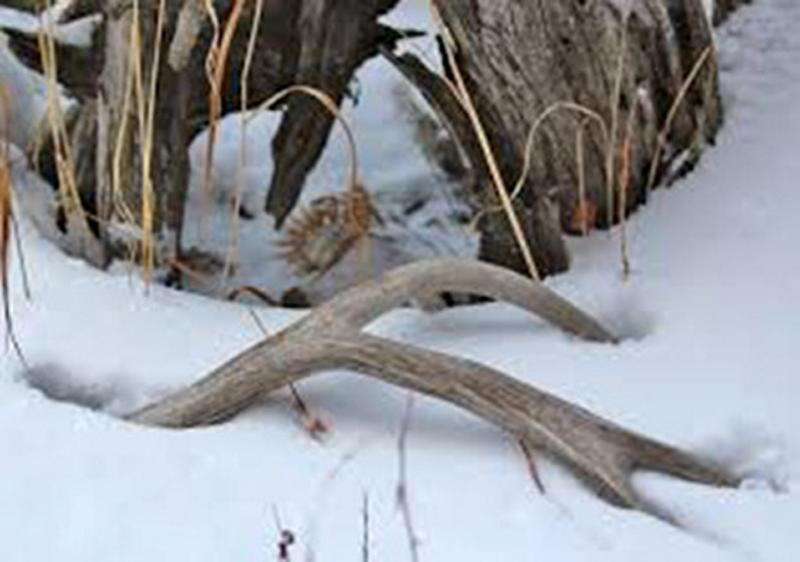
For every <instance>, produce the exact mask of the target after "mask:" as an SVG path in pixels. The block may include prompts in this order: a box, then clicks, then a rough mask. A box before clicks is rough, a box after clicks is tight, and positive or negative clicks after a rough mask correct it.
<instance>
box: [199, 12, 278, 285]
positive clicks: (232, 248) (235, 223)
mask: <svg viewBox="0 0 800 562" xmlns="http://www.w3.org/2000/svg"><path fill="white" fill-rule="evenodd" d="M263 10H264V0H256V8H255V14H254V15H253V25H252V26H251V28H250V37H249V38H248V41H247V52H246V53H245V57H244V66H243V67H242V72H241V75H240V77H239V79H240V82H241V84H242V90H241V107H240V114H239V116H240V123H239V162H238V165H237V167H236V189H235V192H234V197H233V206H232V209H231V228H230V245H229V248H228V253H227V255H226V257H225V269H224V270H223V274H222V278H223V279H227V278H228V276H229V275H230V273H231V268H232V267H233V264H234V262H235V261H236V260H237V259H238V254H239V210H240V209H241V207H242V198H243V195H244V171H245V168H247V125H248V120H247V108H248V107H249V106H250V71H251V68H252V65H253V57H254V56H255V50H256V40H257V39H258V33H259V30H260V29H261V15H262V13H263ZM209 165H210V164H209V163H208V161H207V162H206V166H209ZM206 173H207V174H208V173H209V170H208V169H207V170H206Z"/></svg>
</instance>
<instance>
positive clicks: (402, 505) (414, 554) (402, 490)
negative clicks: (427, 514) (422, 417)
mask: <svg viewBox="0 0 800 562" xmlns="http://www.w3.org/2000/svg"><path fill="white" fill-rule="evenodd" d="M413 407H414V395H413V394H409V395H408V399H407V400H406V408H405V412H404V413H403V421H402V423H401V425H400V433H399V436H398V438H397V460H398V473H399V475H398V481H397V491H396V498H397V507H398V509H400V513H401V514H402V516H403V525H404V526H405V529H406V535H407V536H408V549H409V553H410V554H411V560H412V562H419V539H418V538H417V533H416V532H415V531H414V520H413V518H412V516H411V506H410V505H409V502H408V470H407V459H406V456H407V446H406V441H407V438H408V431H409V429H410V427H411V411H412V409H413Z"/></svg>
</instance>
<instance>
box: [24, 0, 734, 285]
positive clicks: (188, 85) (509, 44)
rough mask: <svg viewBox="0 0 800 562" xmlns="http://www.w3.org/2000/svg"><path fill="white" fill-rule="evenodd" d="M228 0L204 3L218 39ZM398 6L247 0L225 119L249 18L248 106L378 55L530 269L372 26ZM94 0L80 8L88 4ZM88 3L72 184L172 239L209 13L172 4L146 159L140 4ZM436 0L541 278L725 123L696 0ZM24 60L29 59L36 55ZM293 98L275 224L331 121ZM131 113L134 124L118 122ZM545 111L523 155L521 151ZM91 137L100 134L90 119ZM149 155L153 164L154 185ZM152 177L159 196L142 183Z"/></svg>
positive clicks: (463, 135) (66, 69)
mask: <svg viewBox="0 0 800 562" xmlns="http://www.w3.org/2000/svg"><path fill="white" fill-rule="evenodd" d="M238 1H239V0H214V2H213V4H214V7H215V10H216V13H217V16H218V20H219V23H220V30H221V31H220V32H221V33H224V32H225V30H226V27H227V26H228V25H229V22H230V20H231V17H230V16H231V14H232V13H233V9H234V7H235V6H236V4H237V2H238ZM396 3H397V0H369V1H364V0H360V1H357V0H339V1H334V0H297V1H294V2H285V1H283V0H264V4H263V12H262V17H261V20H260V22H254V15H255V6H256V2H255V1H245V2H244V7H243V11H242V16H241V19H240V21H239V24H238V26H237V28H236V30H235V32H234V33H232V34H231V48H230V55H229V59H228V61H227V72H226V73H225V74H224V81H223V84H222V89H221V92H220V93H221V110H220V113H221V114H222V115H224V114H225V113H228V112H231V111H236V110H238V109H240V107H241V99H240V95H241V73H242V69H243V67H244V62H245V56H246V51H247V48H246V47H247V41H248V38H249V34H250V30H251V29H252V26H253V25H254V23H258V25H259V26H260V27H259V29H260V32H259V33H258V36H257V40H256V50H255V52H256V57H255V58H254V60H253V67H252V70H251V80H250V84H251V90H252V91H251V95H250V98H249V99H250V105H251V106H252V105H255V104H258V103H260V102H262V101H264V100H265V99H267V98H268V97H269V96H271V95H273V94H275V93H276V92H278V91H279V90H282V89H284V88H286V87H288V86H291V85H295V84H305V85H311V86H316V87H318V88H321V89H322V90H323V91H325V92H326V93H327V94H328V95H329V96H330V97H332V98H333V99H334V100H335V101H336V102H337V103H338V102H340V101H341V100H342V98H343V97H344V95H345V93H346V89H347V86H348V83H349V82H350V81H351V80H352V78H353V76H354V73H355V71H356V69H357V68H358V67H359V66H360V65H361V64H363V62H364V61H365V60H367V59H368V58H369V57H371V56H373V55H374V54H375V53H376V52H377V51H378V50H379V49H383V50H384V52H385V53H386V54H387V56H389V57H390V59H393V62H395V63H396V64H397V65H398V66H399V67H400V68H401V70H403V72H404V73H405V74H406V76H407V77H409V78H410V79H411V80H412V81H413V82H414V83H415V84H416V86H417V87H418V88H419V89H420V90H421V91H422V93H423V94H424V95H425V96H426V97H427V98H428V99H429V101H431V104H432V105H433V107H434V109H436V110H437V113H439V114H440V116H441V117H442V118H443V120H444V121H445V122H446V123H447V124H448V126H449V127H450V129H451V131H452V132H453V133H454V136H455V137H456V139H457V140H458V142H459V144H460V145H461V148H462V152H463V154H465V155H466V158H467V160H468V161H469V163H470V164H471V169H472V181H471V185H472V190H471V191H472V194H473V203H474V206H475V207H476V208H477V209H479V210H480V211H481V221H480V223H479V228H480V230H481V234H482V242H481V251H480V257H481V258H482V259H484V260H486V261H490V262H493V263H497V264H501V265H504V266H507V267H510V268H512V269H514V270H516V271H519V272H523V271H527V267H526V264H525V260H524V259H523V255H522V253H521V252H520V250H519V246H518V240H517V238H516V237H515V235H514V234H513V233H512V229H511V228H509V222H508V217H507V216H506V214H505V213H504V212H503V211H500V210H498V209H499V205H498V194H497V192H496V190H495V189H493V188H492V183H493V182H492V181H491V176H490V174H489V173H488V171H489V170H488V167H487V164H486V160H485V151H484V150H483V149H482V147H481V145H480V143H479V142H478V139H477V138H476V136H475V130H474V123H471V122H470V120H469V119H468V118H467V116H466V115H465V113H464V111H463V109H462V105H461V104H460V103H459V102H458V101H456V99H455V97H454V95H453V93H452V89H451V88H449V87H448V86H447V84H445V82H444V80H443V79H442V78H441V77H438V76H436V75H435V74H433V73H432V72H430V71H429V70H428V69H426V68H425V67H424V65H422V63H421V61H419V60H418V59H416V58H415V57H414V56H413V55H408V54H407V55H403V56H400V57H398V56H395V55H392V54H391V50H392V47H393V45H394V44H395V42H396V41H397V40H398V38H399V37H400V34H398V33H396V32H394V31H392V30H390V29H388V28H386V27H384V26H382V25H380V24H378V23H377V18H378V17H379V16H380V15H381V14H383V13H384V12H386V11H388V10H390V9H391V8H392V7H393V6H394V5H396ZM739 3H741V2H740V0H728V1H724V2H719V3H718V4H717V8H716V12H715V16H716V17H718V18H720V17H723V16H724V15H725V14H727V13H728V12H729V11H730V9H732V8H733V7H734V6H735V5H738V4H739ZM91 4H92V3H91V2H89V1H88V0H87V1H86V2H84V3H83V4H82V6H83V8H82V10H83V12H85V11H86V9H87V6H90V5H91ZM95 4H97V5H100V6H101V7H102V9H103V11H104V14H105V23H104V27H103V29H102V32H101V34H100V35H101V36H102V41H101V43H102V44H103V47H102V49H100V50H98V49H95V50H94V51H93V53H94V54H91V55H86V53H83V54H81V53H76V52H74V51H70V50H69V49H65V50H64V51H63V53H62V54H63V56H61V57H60V60H61V61H62V62H63V64H62V68H61V72H60V74H59V77H60V78H61V79H62V80H63V81H64V83H65V84H66V85H67V86H68V87H70V88H71V89H72V91H73V92H76V93H77V95H78V97H80V98H81V99H84V100H86V99H90V98H95V97H97V98H99V99H98V100H97V102H98V103H97V104H96V105H95V104H92V103H85V104H84V106H83V112H84V113H90V114H91V115H89V116H88V117H86V116H85V117H84V118H83V119H80V120H79V121H78V122H81V123H84V124H85V123H87V122H88V121H90V119H91V118H93V116H95V115H99V117H100V122H99V125H98V127H97V129H96V131H97V133H96V138H97V139H99V145H100V151H99V152H98V153H95V152H94V150H93V148H91V147H93V146H94V145H95V142H94V140H95V138H89V137H87V138H86V139H85V140H83V141H80V143H79V146H83V149H81V150H78V151H76V154H77V155H78V158H81V157H83V158H87V159H91V160H90V161H91V162H92V163H93V165H92V166H87V165H80V163H79V166H80V167H81V169H83V170H87V169H95V170H96V172H97V178H92V177H90V176H91V174H84V176H86V177H87V180H86V181H87V182H89V185H90V187H89V188H87V189H84V190H82V192H83V193H88V192H94V189H95V185H96V186H97V190H96V199H97V201H96V206H97V209H96V211H97V214H98V215H99V216H100V217H101V219H102V220H101V223H100V224H106V223H107V221H109V220H112V219H113V218H114V215H115V213H116V212H117V211H119V209H120V208H124V207H125V206H127V207H128V208H129V209H130V210H132V211H133V216H134V218H135V220H137V221H138V223H139V224H140V225H142V223H141V219H142V209H143V208H144V207H145V206H146V207H148V208H149V212H150V214H151V216H150V220H151V222H152V223H153V226H154V228H155V229H156V230H159V229H160V228H161V226H162V225H166V226H167V227H169V230H170V231H172V232H174V233H175V234H176V237H179V233H180V231H181V229H182V214H183V199H184V196H185V192H186V182H187V177H188V155H187V146H188V144H189V142H190V140H191V139H192V138H193V137H194V136H195V135H196V134H197V133H198V132H199V131H200V130H202V129H203V128H205V127H206V125H207V124H208V120H209V113H210V112H209V109H210V102H209V92H210V88H209V85H208V80H207V77H206V70H205V65H206V58H207V54H208V51H209V48H210V47H211V45H212V40H213V33H212V26H211V24H210V19H209V18H208V17H207V14H205V9H204V8H202V7H200V6H201V4H202V3H195V2H185V3H179V2H166V6H167V14H166V20H165V27H164V31H163V50H164V53H163V55H162V57H161V63H160V65H159V73H158V89H157V92H158V95H157V96H156V108H155V116H156V121H155V127H154V131H153V138H152V141H153V142H152V149H151V150H150V151H149V152H147V151H143V150H142V149H141V140H142V139H141V138H140V136H141V131H142V130H143V129H142V128H141V127H140V125H142V123H140V122H139V118H138V115H137V113H138V111H137V110H138V108H139V107H140V105H139V102H140V100H139V99H137V96H136V88H133V90H134V99H133V101H132V102H131V101H130V100H129V99H127V98H128V96H129V94H130V92H131V83H130V64H129V56H130V49H131V47H132V45H130V29H131V24H132V20H131V9H132V3H131V2H129V1H128V2H126V1H123V0H113V1H109V2H100V3H95ZM435 4H436V5H437V8H438V11H439V12H440V15H441V18H442V20H443V22H444V25H445V26H446V28H447V36H448V38H450V39H451V40H452V47H453V50H454V59H455V62H456V65H455V66H456V67H457V69H458V70H459V71H460V73H461V74H462V75H463V78H464V83H465V86H466V89H467V90H468V92H469V94H470V96H471V98H473V99H474V102H475V106H476V109H477V113H478V117H479V120H480V123H481V125H482V127H483V128H484V129H485V131H486V133H487V137H488V141H489V144H490V146H491V150H492V153H493V155H494V157H495V158H496V160H497V163H498V167H499V172H500V175H501V176H502V179H503V182H504V184H505V188H506V190H507V191H510V190H511V189H512V188H514V187H515V186H516V185H517V180H518V179H519V178H521V176H522V173H523V170H524V168H525V167H524V162H525V157H526V153H527V156H528V157H529V159H530V166H529V169H528V170H527V174H526V175H525V176H524V178H522V181H521V183H520V185H521V189H519V192H518V195H517V196H516V197H515V198H514V200H513V206H514V209H515V212H516V214H517V216H518V217H519V219H520V222H521V225H522V231H523V234H524V236H525V238H526V240H527V242H528V243H529V245H530V246H531V248H532V251H533V255H534V258H535V261H536V263H537V265H538V269H539V270H540V272H541V273H543V274H549V273H554V272H558V271H563V270H565V269H566V268H567V267H568V265H569V255H568V252H567V250H566V247H565V244H564V241H563V237H562V232H564V231H565V230H566V231H575V230H576V229H577V230H581V228H578V227H584V228H592V227H608V226H610V225H611V224H614V223H615V222H617V221H618V220H620V218H622V217H623V216H624V215H625V214H626V213H627V212H629V211H631V210H632V209H633V208H634V207H635V206H636V205H637V204H639V203H641V202H643V201H644V200H645V199H646V197H647V194H648V191H649V188H650V187H652V185H651V184H653V183H657V181H655V180H662V179H665V178H666V179H669V177H670V176H671V175H672V174H674V173H675V172H676V170H675V168H676V166H675V165H674V163H675V162H676V161H678V160H679V159H680V161H681V162H683V164H682V166H680V167H678V169H677V171H678V172H680V171H682V170H685V169H688V168H690V167H691V165H692V164H693V163H694V161H695V160H696V159H697V157H698V156H699V154H700V152H701V149H702V146H703V144H704V142H705V141H706V140H708V139H711V138H713V136H714V134H715V132H716V130H717V128H718V126H719V123H720V117H721V111H720V105H719V98H718V92H717V81H716V67H715V65H714V52H713V49H710V45H711V32H710V28H709V25H708V21H707V17H706V15H705V12H704V9H703V6H702V4H701V0H641V1H638V2H633V3H631V11H630V13H623V12H621V11H620V3H619V2H617V1H615V0H598V1H596V2H551V1H548V0H528V1H522V0H475V1H473V2H444V1H439V0H437V1H436V2H435ZM138 5H139V10H140V18H139V20H140V22H139V25H140V30H141V33H142V41H141V45H142V48H141V55H142V57H141V59H142V60H141V63H142V64H141V69H142V83H143V85H144V92H145V93H146V91H147V86H148V82H149V76H150V69H151V63H152V60H153V57H154V45H155V44H156V38H157V33H156V31H157V25H156V23H157V9H156V8H157V6H158V2H157V0H140V1H139V3H138ZM192 10H194V12H196V13H195V15H194V18H195V20H196V21H195V22H194V24H195V27H196V29H194V34H192V33H191V31H192V29H191V28H192V26H191V25H189V26H188V28H181V29H180V30H179V28H180V26H179V25H178V21H179V19H180V18H181V17H183V16H185V15H186V13H191V12H192ZM187 29H189V32H188V33H187ZM184 33H185V34H186V35H187V37H184V38H183V40H185V42H186V45H185V46H184V50H185V53H184V57H185V59H186V60H184V61H183V62H182V63H181V65H180V68H178V69H176V68H174V65H171V64H170V63H169V62H168V58H169V57H168V56H167V54H166V52H167V49H168V48H169V49H170V52H171V51H172V50H173V49H174V47H175V45H174V43H175V42H176V41H175V40H176V35H181V34H184ZM178 39H180V38H178ZM19 43H20V42H19V41H17V44H18V45H19ZM447 43H449V41H448V42H447ZM21 50H22V51H23V52H24V51H25V50H24V49H21ZM32 51H33V50H32V49H28V52H29V54H28V58H29V59H30V58H32V57H31V56H30V52H32ZM97 52H100V53H103V54H104V56H101V57H98V56H97V55H96V53H97ZM23 54H24V53H23ZM87 56H88V57H89V58H87ZM95 68H98V69H102V72H99V71H98V70H95ZM451 70H452V69H451ZM126 102H128V103H126ZM285 106H286V111H285V112H284V115H283V121H282V124H281V126H280V129H279V131H278V133H277V135H276V137H275V139H274V142H273V156H274V160H275V170H274V175H273V177H272V179H271V181H270V185H269V190H268V193H267V196H266V200H265V208H266V210H267V212H269V213H271V214H273V215H274V216H275V217H276V219H277V222H278V224H280V223H281V222H282V221H283V219H284V218H285V217H286V216H287V215H288V213H289V212H290V211H291V210H292V208H293V206H294V204H295V203H296V201H297V199H298V197H299V194H300V192H301V190H302V187H303V184H304V182H305V179H306V177H307V175H308V173H309V171H310V170H311V169H312V168H313V166H314V165H315V163H316V162H317V160H318V159H319V156H320V154H321V152H322V149H323V147H324V145H325V143H326V141H327V138H328V135H329V133H330V130H331V126H332V123H333V117H332V116H331V115H330V114H329V113H328V112H327V111H325V110H323V109H322V108H321V107H319V106H318V105H317V104H316V102H315V101H313V100H310V99H308V98H306V97H303V96H292V97H290V98H289V99H288V101H287V102H286V104H285ZM95 108H98V109H95ZM125 108H128V113H127V115H123V113H122V112H123V109H125ZM545 114H546V115H547V117H546V118H542V116H543V115H545ZM540 118H542V121H541V126H540V127H539V128H538V129H537V134H536V135H535V137H532V143H531V149H530V150H526V145H527V144H528V137H529V135H530V133H531V131H532V130H533V128H534V125H535V124H537V122H538V121H539V119H540ZM123 125H124V127H123ZM84 130H85V131H88V132H90V133H91V132H93V131H94V129H93V128H92V127H90V126H84ZM662 131H663V133H662ZM578 140H582V143H581V148H580V149H579V148H578V142H577V141H578ZM87 147H89V148H87ZM145 155H148V156H149V157H152V165H151V166H150V169H149V171H147V172H146V173H145V174H144V175H146V176H148V177H147V178H145V177H143V171H144V168H143V165H142V164H143V160H142V158H143V157H144V156H145ZM579 157H580V158H579ZM578 160H582V166H579V165H578ZM94 163H96V166H95V165H94ZM115 178H116V179H115ZM95 179H96V181H95ZM145 179H147V181H144V180H145ZM148 182H152V185H153V190H152V193H148V190H147V189H144V190H142V186H145V187H146V186H147V185H148ZM623 184H624V185H623ZM143 193H144V194H145V195H146V196H147V197H150V199H151V200H147V197H145V198H143V197H142V194H143ZM112 195H113V197H112ZM115 201H116V203H114V202H115ZM120 202H124V203H125V205H124V206H122V207H121V206H120V205H119V203H120ZM576 225H578V227H576ZM142 226H144V225H142Z"/></svg>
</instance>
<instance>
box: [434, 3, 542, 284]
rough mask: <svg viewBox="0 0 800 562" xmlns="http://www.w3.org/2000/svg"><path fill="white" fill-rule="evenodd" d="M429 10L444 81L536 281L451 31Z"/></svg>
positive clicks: (535, 271)
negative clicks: (449, 74) (448, 76)
mask: <svg viewBox="0 0 800 562" xmlns="http://www.w3.org/2000/svg"><path fill="white" fill-rule="evenodd" d="M430 9H431V13H432V14H433V17H434V20H435V21H436V24H437V26H438V28H439V29H440V31H441V34H442V45H443V46H444V51H445V54H446V56H447V62H448V64H449V68H450V69H452V71H453V76H454V78H455V82H456V83H455V88H453V85H452V84H451V83H450V82H449V81H447V83H448V84H449V85H450V86H451V89H453V92H454V94H455V97H456V99H457V100H458V101H459V103H460V104H461V105H462V107H463V108H464V110H465V111H466V113H467V117H468V118H469V120H470V123H471V124H472V127H473V129H474V131H475V134H476V136H477V138H478V143H479V144H480V147H481V150H482V152H483V156H484V159H485V161H486V164H487V166H488V169H489V174H490V175H491V178H492V183H493V184H494V187H495V190H496V192H497V196H498V198H499V199H500V202H501V205H502V207H503V210H504V211H505V213H506V216H507V217H508V221H509V223H510V225H511V229H512V231H513V233H514V237H515V239H516V241H517V245H518V246H519V249H520V251H521V252H522V256H523V259H524V260H525V265H526V266H527V268H528V272H529V273H530V276H531V277H532V278H533V279H536V280H539V279H540V278H541V276H540V275H539V270H538V268H537V266H536V261H535V260H534V259H533V252H532V251H531V247H530V244H529V242H528V240H527V238H526V236H525V231H524V230H523V228H522V224H521V223H520V220H519V217H518V216H517V212H516V211H515V210H514V204H513V201H512V198H511V196H510V194H509V191H508V188H507V187H506V183H505V180H503V175H502V174H501V173H500V166H499V164H498V162H497V158H496V157H495V154H494V150H493V148H492V145H491V143H490V142H489V137H488V135H487V134H486V129H485V128H484V126H483V123H482V122H481V118H480V115H479V114H478V110H477V108H476V107H475V103H474V101H473V100H472V95H471V94H470V92H469V88H467V85H466V82H465V81H464V76H463V74H462V73H461V69H460V67H459V65H458V61H457V60H456V56H455V53H456V50H457V45H456V42H455V39H454V38H453V36H452V35H451V33H450V30H449V28H448V27H447V25H446V24H445V23H444V20H443V19H442V18H441V15H440V14H439V10H438V8H437V7H436V4H435V3H434V2H433V1H431V2H430Z"/></svg>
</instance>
